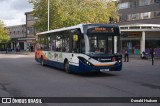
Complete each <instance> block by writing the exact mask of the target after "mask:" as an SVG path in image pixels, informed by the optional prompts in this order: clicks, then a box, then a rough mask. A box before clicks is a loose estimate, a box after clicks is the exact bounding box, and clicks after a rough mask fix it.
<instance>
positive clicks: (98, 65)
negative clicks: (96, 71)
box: [94, 64, 114, 66]
mask: <svg viewBox="0 0 160 106" xmlns="http://www.w3.org/2000/svg"><path fill="white" fill-rule="evenodd" d="M113 65H114V64H94V66H113Z"/></svg>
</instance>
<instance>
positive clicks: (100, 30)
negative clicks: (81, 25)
mask: <svg viewBox="0 0 160 106" xmlns="http://www.w3.org/2000/svg"><path fill="white" fill-rule="evenodd" d="M87 32H88V33H114V32H115V30H114V28H107V27H95V28H90V29H88V31H87Z"/></svg>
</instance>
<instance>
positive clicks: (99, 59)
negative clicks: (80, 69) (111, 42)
mask: <svg viewBox="0 0 160 106" xmlns="http://www.w3.org/2000/svg"><path fill="white" fill-rule="evenodd" d="M98 61H111V59H110V58H108V59H101V58H98Z"/></svg>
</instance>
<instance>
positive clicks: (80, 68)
mask: <svg viewBox="0 0 160 106" xmlns="http://www.w3.org/2000/svg"><path fill="white" fill-rule="evenodd" d="M35 60H36V61H37V62H40V61H39V59H35ZM44 63H45V64H47V65H49V66H53V67H56V68H59V69H64V63H60V62H55V61H50V60H46V61H44ZM69 69H70V71H71V72H76V73H88V72H99V71H100V69H110V71H120V70H121V69H122V63H121V64H117V65H114V66H112V67H111V66H99V67H97V66H96V67H95V66H89V65H87V64H84V63H83V62H82V61H79V66H75V65H71V64H70V66H69Z"/></svg>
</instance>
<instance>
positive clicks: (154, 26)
mask: <svg viewBox="0 0 160 106" xmlns="http://www.w3.org/2000/svg"><path fill="white" fill-rule="evenodd" d="M118 8H119V10H118V12H119V15H120V21H119V22H118V23H117V24H119V25H120V28H121V32H122V49H123V50H124V49H125V48H126V47H128V48H129V49H130V54H141V53H142V52H143V51H145V52H149V50H150V48H155V51H156V55H157V56H160V0H119V2H118Z"/></svg>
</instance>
